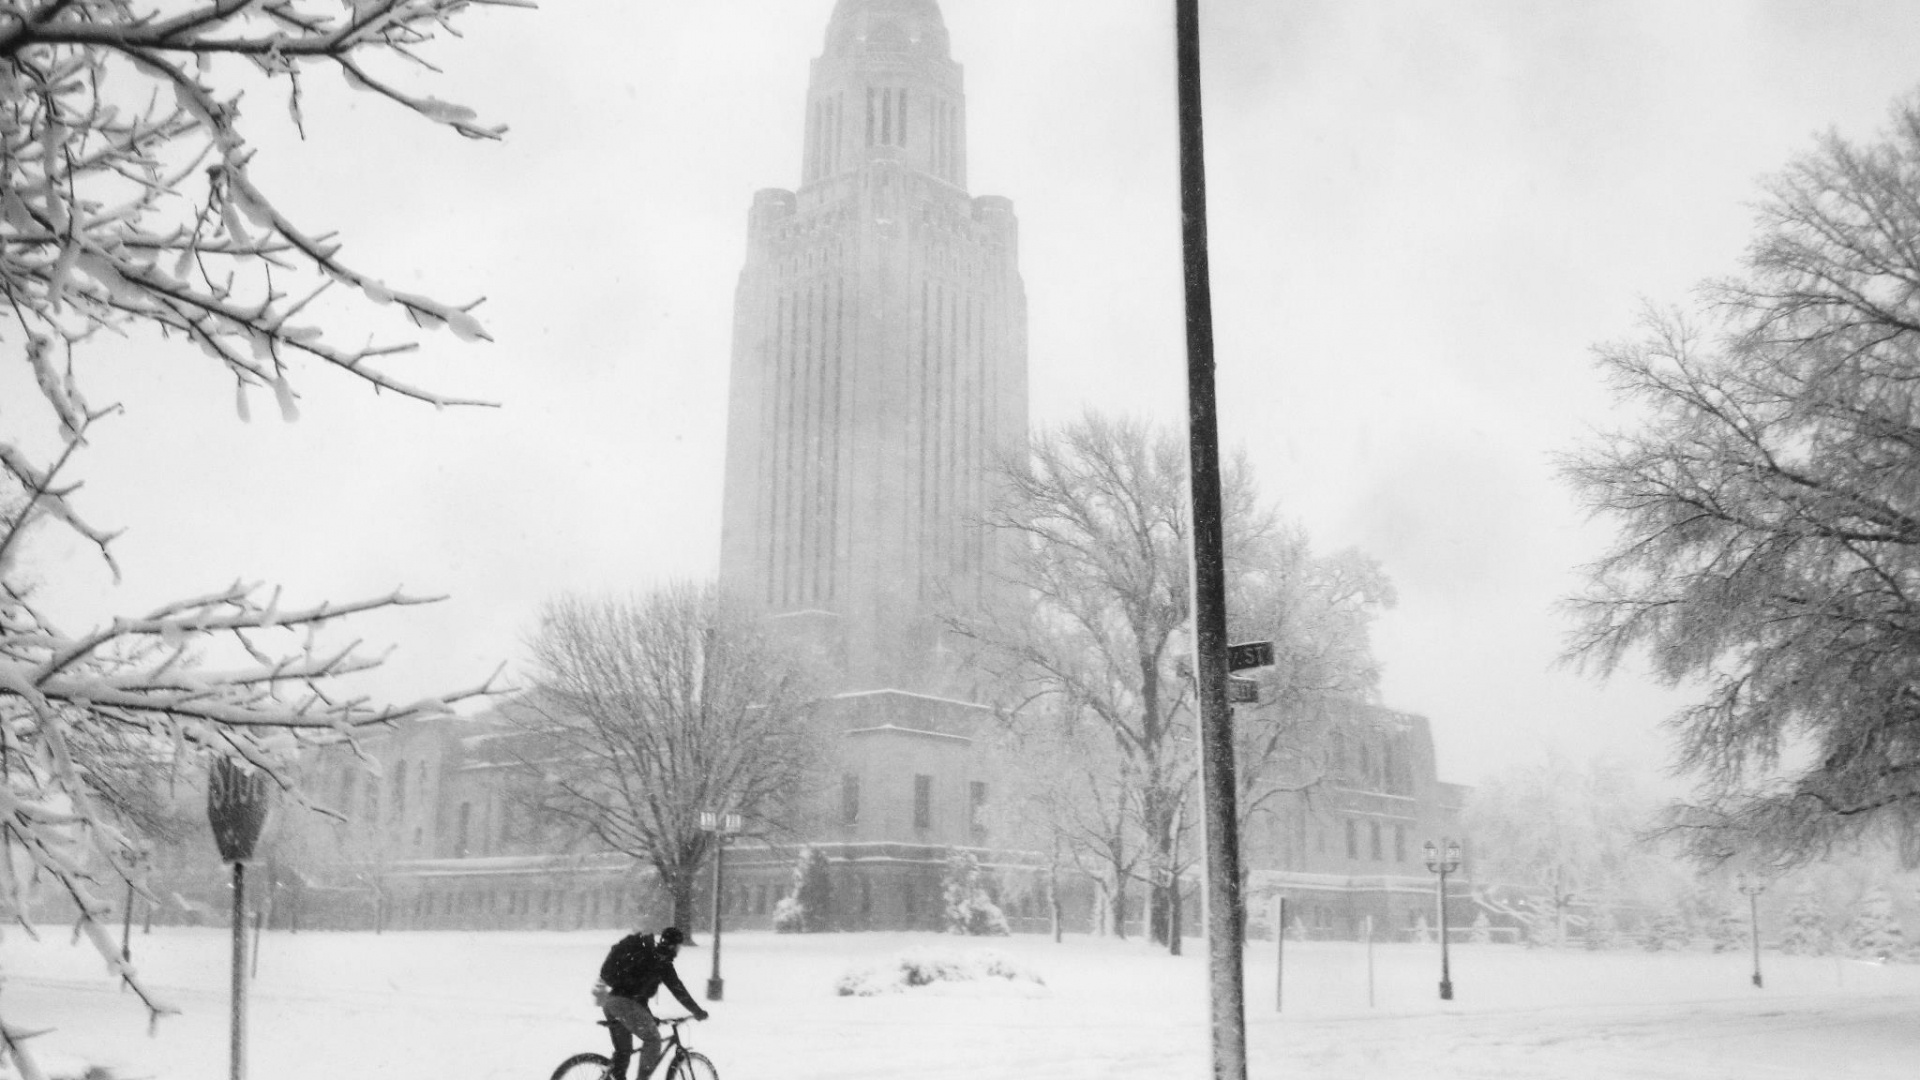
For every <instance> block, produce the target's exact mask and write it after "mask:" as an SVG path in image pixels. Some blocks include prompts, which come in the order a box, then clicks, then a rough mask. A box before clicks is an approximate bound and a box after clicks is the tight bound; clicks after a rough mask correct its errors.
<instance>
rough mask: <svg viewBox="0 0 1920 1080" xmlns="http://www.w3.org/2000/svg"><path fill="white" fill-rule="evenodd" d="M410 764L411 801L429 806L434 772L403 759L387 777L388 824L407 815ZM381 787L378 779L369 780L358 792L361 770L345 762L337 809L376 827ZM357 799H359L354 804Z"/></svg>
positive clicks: (421, 764)
mask: <svg viewBox="0 0 1920 1080" xmlns="http://www.w3.org/2000/svg"><path fill="white" fill-rule="evenodd" d="M409 764H412V765H413V769H412V772H411V775H412V776H413V778H414V779H413V786H414V798H415V800H416V801H417V802H418V804H419V805H421V806H431V805H432V803H431V801H430V798H431V792H430V791H429V790H428V784H429V783H430V782H431V780H432V777H433V773H432V771H431V770H430V769H428V768H427V767H426V764H425V763H424V762H413V763H409V762H408V761H407V760H406V759H405V758H402V759H401V760H399V761H396V762H394V763H393V772H392V774H391V775H390V776H388V778H387V783H386V784H385V785H384V787H385V789H386V790H385V797H386V804H387V818H386V820H387V821H389V822H396V823H397V822H399V821H400V820H401V819H402V818H404V817H405V816H406V813H407V786H408V785H407V781H408V776H409V771H408V765H409ZM382 787H383V785H382V784H381V783H380V780H379V778H378V777H372V776H370V777H368V778H367V783H366V787H365V789H364V790H362V789H360V769H359V767H358V766H357V765H355V764H354V763H353V762H347V763H345V764H344V765H343V766H342V767H341V770H340V789H339V799H340V804H339V810H340V812H341V813H343V814H348V815H357V816H358V817H359V818H360V819H361V820H362V821H363V822H366V823H367V824H377V823H378V822H379V821H380V820H381V818H380V803H381V796H382V790H381V789H382ZM356 798H357V799H358V800H359V801H358V802H356V801H355V800H356Z"/></svg>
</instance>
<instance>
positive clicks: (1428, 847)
mask: <svg viewBox="0 0 1920 1080" xmlns="http://www.w3.org/2000/svg"><path fill="white" fill-rule="evenodd" d="M1441 843H1442V844H1444V845H1445V850H1444V851H1443V850H1442V849H1441V847H1440V846H1437V845H1435V844H1434V842H1433V841H1431V840H1429V841H1427V842H1426V844H1425V845H1423V850H1424V852H1425V854H1426V862H1427V869H1428V870H1430V871H1432V872H1433V873H1436V874H1438V875H1440V886H1439V904H1440V1000H1442V1001H1452V1000H1453V972H1452V969H1451V968H1450V966H1449V964H1448V956H1447V936H1448V935H1447V875H1448V874H1451V873H1453V872H1454V871H1455V870H1458V869H1460V842H1459V841H1458V840H1442V841H1441Z"/></svg>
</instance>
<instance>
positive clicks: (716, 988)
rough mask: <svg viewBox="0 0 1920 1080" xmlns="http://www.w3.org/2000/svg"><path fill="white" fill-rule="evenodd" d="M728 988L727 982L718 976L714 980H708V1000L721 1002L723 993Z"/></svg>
mask: <svg viewBox="0 0 1920 1080" xmlns="http://www.w3.org/2000/svg"><path fill="white" fill-rule="evenodd" d="M726 986H727V981H726V980H725V979H722V978H721V977H720V976H718V975H715V976H714V977H713V978H711V979H708V980H707V1000H708V1001H719V1000H720V995H721V992H722V991H723V990H725V989H726Z"/></svg>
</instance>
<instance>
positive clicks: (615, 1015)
mask: <svg viewBox="0 0 1920 1080" xmlns="http://www.w3.org/2000/svg"><path fill="white" fill-rule="evenodd" d="M602 1008H603V1011H605V1012H606V1014H607V1019H609V1020H611V1021H613V1023H611V1024H608V1025H607V1034H609V1035H611V1036H613V1065H612V1066H611V1068H610V1070H609V1071H610V1073H611V1074H612V1076H613V1077H614V1080H625V1077H626V1075H627V1059H628V1058H629V1057H631V1056H633V1037H634V1036H635V1035H638V1036H639V1037H640V1071H639V1072H638V1073H636V1074H635V1075H634V1080H647V1078H648V1077H650V1076H652V1075H653V1068H654V1066H656V1065H658V1064H660V1021H658V1020H655V1019H654V1018H653V1014H652V1013H651V1012H648V1011H647V1006H646V1003H645V1002H640V1001H635V1000H633V999H632V998H623V997H610V998H608V999H607V1003H606V1005H605V1006H603V1007H602Z"/></svg>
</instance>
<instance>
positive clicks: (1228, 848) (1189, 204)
mask: <svg viewBox="0 0 1920 1080" xmlns="http://www.w3.org/2000/svg"><path fill="white" fill-rule="evenodd" d="M1174 44H1175V53H1176V60H1177V70H1178V72H1179V76H1178V82H1179V99H1180V100H1179V115H1180V234H1181V252H1182V263H1183V266H1184V269H1185V278H1186V312H1187V438H1188V481H1189V483H1190V484H1191V486H1192V507H1193V510H1192V513H1193V541H1192V544H1193V637H1194V643H1193V644H1194V650H1193V651H1194V674H1195V675H1196V676H1197V685H1198V689H1199V695H1198V698H1199V710H1198V711H1199V714H1200V776H1201V780H1200V783H1201V800H1202V801H1201V805H1202V807H1203V808H1204V812H1205V813H1204V820H1205V828H1206V852H1207V907H1206V912H1207V970H1208V975H1209V986H1210V995H1209V1000H1210V1018H1211V1022H1212V1023H1211V1026H1212V1033H1213V1039H1212V1045H1213V1053H1212V1059H1213V1076H1214V1080H1246V1076H1247V1010H1246V973H1245V971H1244V970H1243V965H1242V963H1241V957H1242V953H1243V952H1244V951H1245V944H1246V926H1245V925H1244V923H1245V920H1244V919H1243V917H1242V914H1243V909H1244V904H1243V902H1242V899H1241V896H1240V826H1239V814H1238V809H1237V805H1236V803H1237V798H1236V787H1235V784H1234V779H1233V772H1234V769H1233V721H1232V718H1231V717H1230V716H1229V715H1228V712H1229V710H1228V705H1227V594H1226V565H1225V550H1224V548H1225V534H1224V530H1223V528H1222V523H1221V501H1220V431H1219V418H1218V416H1217V414H1216V412H1215V408H1214V393H1213V288H1212V284H1211V279H1210V276H1209V272H1208V265H1207V175H1206V153H1205V146H1204V141H1203V139H1202V138H1201V124H1200V4H1199V0H1174Z"/></svg>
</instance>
